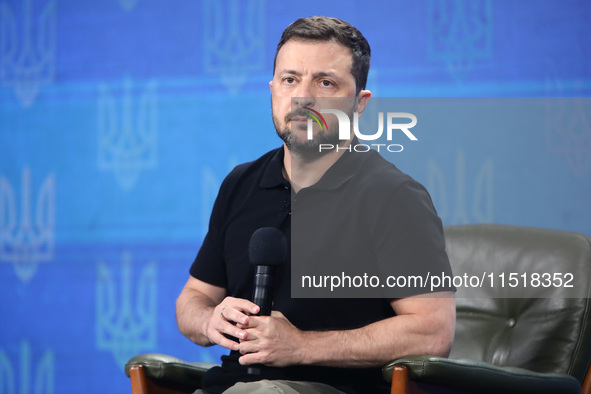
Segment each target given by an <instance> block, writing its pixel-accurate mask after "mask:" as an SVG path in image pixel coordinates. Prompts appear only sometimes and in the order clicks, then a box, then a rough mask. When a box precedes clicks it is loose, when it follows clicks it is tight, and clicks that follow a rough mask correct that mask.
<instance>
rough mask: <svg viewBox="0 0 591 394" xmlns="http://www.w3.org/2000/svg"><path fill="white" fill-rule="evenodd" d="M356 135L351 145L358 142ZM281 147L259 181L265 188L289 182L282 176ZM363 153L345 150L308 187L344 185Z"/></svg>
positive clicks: (336, 186) (336, 187)
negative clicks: (320, 176) (318, 178)
mask: <svg viewBox="0 0 591 394" xmlns="http://www.w3.org/2000/svg"><path fill="white" fill-rule="evenodd" d="M358 143H359V141H358V140H357V137H355V138H354V139H353V141H351V146H354V145H356V144H358ZM283 149H284V148H283V147H281V148H279V149H277V150H276V151H275V153H274V154H273V155H272V156H271V159H270V160H269V162H268V163H267V166H266V168H265V170H264V172H263V176H262V177H261V181H260V182H259V186H260V187H262V188H265V189H271V188H275V187H279V186H284V185H287V184H289V182H288V181H287V180H286V179H285V178H283V157H284V155H285V152H284V150H283ZM362 155H363V153H357V154H356V153H354V152H349V151H345V152H344V153H343V154H342V155H341V157H339V159H338V160H337V161H336V162H335V163H334V164H333V165H332V166H331V167H330V168H329V169H328V170H327V171H326V172H325V173H324V175H323V176H322V178H320V180H319V181H318V182H316V183H315V184H314V185H312V186H310V188H313V189H317V190H335V189H338V188H339V187H341V186H342V185H344V184H345V183H346V182H347V181H348V180H349V179H351V178H353V176H354V175H355V173H356V172H357V171H358V169H359V166H360V164H361V161H362Z"/></svg>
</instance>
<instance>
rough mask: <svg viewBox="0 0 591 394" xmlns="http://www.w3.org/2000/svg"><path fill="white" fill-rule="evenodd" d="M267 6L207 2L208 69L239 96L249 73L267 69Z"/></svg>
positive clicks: (256, 1) (249, 1)
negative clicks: (265, 62)
mask: <svg viewBox="0 0 591 394" xmlns="http://www.w3.org/2000/svg"><path fill="white" fill-rule="evenodd" d="M264 6H265V4H264V1H263V0H241V1H238V0H230V1H216V0H205V1H204V2H203V7H204V12H203V29H204V38H205V39H204V50H205V53H204V56H203V60H204V62H205V70H206V72H208V73H211V74H218V75H219V76H220V78H221V80H222V83H223V84H224V85H226V87H227V88H228V90H229V91H230V92H231V93H237V92H238V91H239V90H240V88H241V87H242V85H243V84H244V82H246V78H247V76H248V73H249V72H252V71H260V70H262V69H263V67H264V61H265V59H264V56H265V51H264V48H265V31H264V26H265V7H264Z"/></svg>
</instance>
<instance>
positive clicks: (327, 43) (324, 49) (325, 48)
mask: <svg viewBox="0 0 591 394" xmlns="http://www.w3.org/2000/svg"><path fill="white" fill-rule="evenodd" d="M294 51H295V52H296V53H294ZM339 52H340V55H342V56H339ZM287 53H289V55H286V54H287ZM307 53H315V54H316V55H317V56H316V57H315V59H314V60H315V62H320V63H325V64H330V63H332V64H333V65H335V66H344V67H345V68H346V69H347V70H350V68H351V65H352V64H353V55H352V54H351V51H350V50H349V48H347V47H346V46H344V45H342V44H341V43H338V42H336V41H334V40H322V41H321V40H301V39H291V40H289V41H287V42H286V43H285V44H284V45H283V46H282V47H281V48H280V49H279V52H277V59H276V61H277V63H276V67H280V66H281V68H282V69H277V70H276V71H281V72H284V71H285V70H287V69H293V68H294V67H293V65H295V64H296V63H298V62H300V63H303V62H304V61H305V60H308V59H306V57H305V56H306V54H307ZM325 55H326V56H325ZM335 55H337V57H336V58H335ZM286 57H287V58H289V63H288V64H282V65H280V64H279V63H280V62H282V61H286ZM345 59H346V60H345ZM306 65H308V63H306ZM339 68H340V67H339Z"/></svg>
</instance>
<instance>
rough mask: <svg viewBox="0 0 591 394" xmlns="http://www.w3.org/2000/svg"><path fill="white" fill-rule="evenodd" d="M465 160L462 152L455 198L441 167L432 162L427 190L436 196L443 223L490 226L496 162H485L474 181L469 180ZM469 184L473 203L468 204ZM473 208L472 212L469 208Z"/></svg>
mask: <svg viewBox="0 0 591 394" xmlns="http://www.w3.org/2000/svg"><path fill="white" fill-rule="evenodd" d="M466 168H467V167H466V158H465V153H464V151H463V150H459V151H458V152H457V154H456V168H455V179H456V182H455V185H454V186H455V193H456V195H455V199H453V198H450V194H451V193H448V190H447V187H446V186H448V185H450V182H446V177H445V175H444V173H443V171H442V170H441V168H440V167H439V166H438V165H437V164H436V163H435V162H434V161H432V160H430V161H429V163H428V180H427V184H426V186H427V189H428V190H429V193H431V195H432V196H433V201H435V205H436V206H437V212H438V213H439V216H440V217H441V219H442V220H443V222H444V223H446V224H448V225H451V224H467V223H490V222H492V221H493V220H494V209H493V208H494V205H493V196H494V163H493V159H488V160H485V161H484V163H483V164H482V166H481V167H480V170H479V171H478V173H477V174H476V178H475V179H474V181H473V182H469V183H468V182H467V181H466ZM467 184H470V185H473V189H472V190H470V192H471V193H470V195H472V196H473V199H472V201H466V200H467V196H468V191H467V190H466V188H467ZM450 200H452V201H453V200H455V208H453V212H451V211H452V209H450V207H449V201H450ZM470 208H471V209H470Z"/></svg>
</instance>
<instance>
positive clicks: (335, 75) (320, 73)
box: [312, 71, 339, 78]
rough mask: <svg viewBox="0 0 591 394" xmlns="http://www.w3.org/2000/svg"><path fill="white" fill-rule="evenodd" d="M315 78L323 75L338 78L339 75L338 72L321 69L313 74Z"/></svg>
mask: <svg viewBox="0 0 591 394" xmlns="http://www.w3.org/2000/svg"><path fill="white" fill-rule="evenodd" d="M312 76H313V77H314V78H322V77H331V78H338V77H339V76H338V75H337V74H336V73H333V72H330V71H320V72H317V73H315V74H313V75H312Z"/></svg>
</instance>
